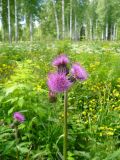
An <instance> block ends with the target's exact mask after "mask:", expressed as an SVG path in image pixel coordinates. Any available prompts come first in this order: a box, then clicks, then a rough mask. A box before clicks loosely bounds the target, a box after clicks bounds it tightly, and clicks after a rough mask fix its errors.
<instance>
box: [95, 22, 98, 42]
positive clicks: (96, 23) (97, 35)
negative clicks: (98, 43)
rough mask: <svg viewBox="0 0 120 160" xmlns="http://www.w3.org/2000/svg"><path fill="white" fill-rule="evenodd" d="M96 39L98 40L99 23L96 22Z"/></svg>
mask: <svg viewBox="0 0 120 160" xmlns="http://www.w3.org/2000/svg"><path fill="white" fill-rule="evenodd" d="M95 39H96V40H97V39H98V22H97V20H96V28H95Z"/></svg>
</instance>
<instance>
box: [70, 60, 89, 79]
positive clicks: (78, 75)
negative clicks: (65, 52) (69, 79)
mask: <svg viewBox="0 0 120 160" xmlns="http://www.w3.org/2000/svg"><path fill="white" fill-rule="evenodd" d="M71 74H72V76H73V77H74V78H75V79H79V80H81V81H84V80H86V79H87V77H88V74H87V72H86V70H85V69H84V68H83V67H81V65H79V64H78V63H74V64H73V65H72V68H71Z"/></svg>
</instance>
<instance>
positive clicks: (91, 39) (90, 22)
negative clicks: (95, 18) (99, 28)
mask: <svg viewBox="0 0 120 160" xmlns="http://www.w3.org/2000/svg"><path fill="white" fill-rule="evenodd" d="M90 40H92V19H90Z"/></svg>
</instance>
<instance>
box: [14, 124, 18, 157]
mask: <svg viewBox="0 0 120 160" xmlns="http://www.w3.org/2000/svg"><path fill="white" fill-rule="evenodd" d="M15 141H16V151H17V153H16V159H17V160H19V151H18V148H17V145H18V126H15Z"/></svg>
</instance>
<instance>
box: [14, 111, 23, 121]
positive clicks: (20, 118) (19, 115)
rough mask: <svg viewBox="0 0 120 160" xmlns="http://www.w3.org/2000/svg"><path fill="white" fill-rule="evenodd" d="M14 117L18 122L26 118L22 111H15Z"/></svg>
mask: <svg viewBox="0 0 120 160" xmlns="http://www.w3.org/2000/svg"><path fill="white" fill-rule="evenodd" d="M13 117H14V119H15V120H17V121H18V122H23V121H24V120H25V117H24V115H22V114H21V113H20V112H15V113H14V116H13Z"/></svg>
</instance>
